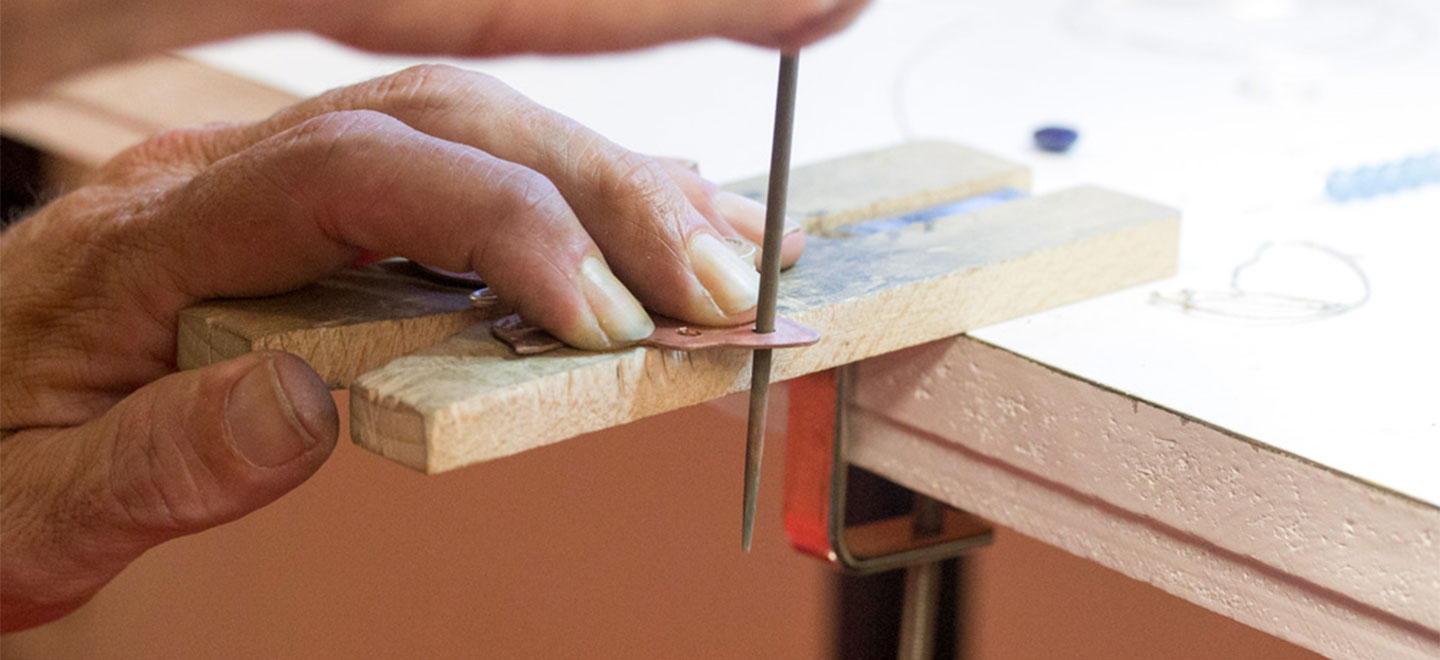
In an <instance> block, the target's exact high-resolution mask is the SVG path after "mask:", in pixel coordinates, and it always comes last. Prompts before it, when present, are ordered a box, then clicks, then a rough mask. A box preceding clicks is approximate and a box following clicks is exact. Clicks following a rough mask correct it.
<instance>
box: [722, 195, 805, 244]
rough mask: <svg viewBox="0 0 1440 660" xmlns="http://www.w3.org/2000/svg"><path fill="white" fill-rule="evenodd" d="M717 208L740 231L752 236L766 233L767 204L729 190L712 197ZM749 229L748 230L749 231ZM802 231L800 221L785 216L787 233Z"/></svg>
mask: <svg viewBox="0 0 1440 660" xmlns="http://www.w3.org/2000/svg"><path fill="white" fill-rule="evenodd" d="M711 203H713V204H714V205H715V210H716V211H719V212H720V215H723V216H725V219H726V220H728V221H729V222H730V225H731V226H733V227H735V228H736V229H737V230H738V231H740V232H742V233H745V234H748V235H750V236H764V235H765V205H764V204H761V203H760V202H757V201H755V200H753V199H750V198H749V197H746V196H744V195H737V194H735V193H732V192H730V191H728V190H722V191H720V192H718V193H715V196H714V197H713V198H711ZM747 230H748V231H747ZM797 231H800V223H799V222H796V221H795V219H794V218H791V217H790V216H788V215H787V216H785V235H787V236H788V235H790V234H793V233H795V232H797Z"/></svg>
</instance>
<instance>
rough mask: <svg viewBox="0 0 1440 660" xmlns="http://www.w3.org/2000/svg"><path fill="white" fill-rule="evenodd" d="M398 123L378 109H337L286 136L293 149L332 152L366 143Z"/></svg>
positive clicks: (317, 116) (298, 125)
mask: <svg viewBox="0 0 1440 660" xmlns="http://www.w3.org/2000/svg"><path fill="white" fill-rule="evenodd" d="M396 121H397V120H395V119H394V118H392V117H390V116H388V115H386V114H384V113H381V112H376V111H374V110H337V111H334V112H326V113H324V114H320V115H316V116H314V117H311V118H309V119H306V120H305V121H303V122H300V123H299V124H296V125H295V126H294V127H292V128H290V129H288V130H286V131H285V132H284V133H283V134H282V135H283V140H284V141H286V142H287V143H288V146H290V147H291V148H293V149H300V150H307V149H319V150H321V151H330V150H332V149H336V148H344V147H347V146H350V145H352V144H354V143H356V142H358V141H365V140H366V139H367V138H368V136H370V135H373V134H374V133H375V132H376V131H378V130H380V129H382V128H384V127H385V126H386V125H387V124H391V123H394V122H396Z"/></svg>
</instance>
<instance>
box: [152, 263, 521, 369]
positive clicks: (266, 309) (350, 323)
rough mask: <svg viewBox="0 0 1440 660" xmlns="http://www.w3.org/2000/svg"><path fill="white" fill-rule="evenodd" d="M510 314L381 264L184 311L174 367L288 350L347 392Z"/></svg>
mask: <svg viewBox="0 0 1440 660" xmlns="http://www.w3.org/2000/svg"><path fill="white" fill-rule="evenodd" d="M505 313H508V310H505V309H503V308H499V307H497V308H495V309H493V310H485V311H481V310H477V309H472V308H471V306H470V299H469V291H467V290H466V289H465V288H462V287H454V286H448V285H444V284H439V283H436V282H433V281H431V280H429V279H426V278H423V277H420V276H418V275H415V274H411V273H407V272H404V271H401V270H399V269H395V268H387V267H386V266H385V265H383V264H376V265H373V266H369V267H366V268H363V269H356V270H351V271H347V272H344V273H340V274H338V275H336V276H334V277H330V278H327V279H325V280H323V281H320V282H317V283H315V284H312V285H310V286H307V287H305V288H303V289H300V290H298V291H294V292H291V293H288V294H285V295H281V296H273V297H269V298H253V299H241V300H215V301H210V302H206V303H201V304H199V305H195V306H193V307H190V308H187V309H185V310H183V311H181V312H180V322H179V332H178V340H177V346H176V350H177V355H176V363H177V364H178V365H179V367H180V368H181V369H194V368H196V367H203V366H205V365H207V364H213V363H216V362H221V361H224V360H228V359H230V358H233V357H237V356H240V355H244V354H245V353H249V352H251V351H261V350H275V351H287V352H290V353H294V354H295V355H298V356H300V357H302V358H304V359H305V361H307V362H309V363H310V364H311V365H314V366H315V367H316V369H317V370H318V371H319V372H320V377H321V378H323V379H325V383H326V384H327V385H329V386H330V387H332V388H335V389H343V388H345V387H347V386H348V385H349V384H350V382H351V381H353V380H355V378H356V377H358V376H359V375H360V374H362V373H365V372H366V371H369V370H371V369H374V368H376V367H379V366H381V365H384V364H385V363H387V362H389V361H390V360H392V359H394V358H395V357H396V356H400V355H405V354H407V353H410V352H412V351H415V350H418V349H421V348H424V347H426V346H429V345H431V344H434V343H436V342H439V341H441V340H443V339H445V338H446V337H449V336H450V335H453V334H455V333H456V332H459V331H460V330H462V329H464V328H465V327H467V326H470V325H473V324H475V323H477V322H479V321H483V320H486V319H491V320H493V319H497V318H500V316H503V315H504V314H505Z"/></svg>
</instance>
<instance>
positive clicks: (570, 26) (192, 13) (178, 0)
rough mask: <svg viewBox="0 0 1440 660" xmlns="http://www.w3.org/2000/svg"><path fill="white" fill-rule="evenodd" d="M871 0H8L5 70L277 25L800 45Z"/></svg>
mask: <svg viewBox="0 0 1440 660" xmlns="http://www.w3.org/2000/svg"><path fill="white" fill-rule="evenodd" d="M868 1H869V0H724V1H720V2H716V1H715V0H588V1H587V0H427V1H426V2H398V3H397V2H391V1H389V0H298V1H292V2H256V1H254V0H226V1H225V2H220V1H219V0H201V1H198V2H197V1H196V0H169V1H167V0H143V1H142V0H106V1H105V2H83V1H82V2H79V3H75V2H59V1H57V0H6V2H4V3H3V4H0V14H3V20H0V69H3V71H0V79H3V80H4V81H5V91H6V93H7V94H8V95H11V96H12V97H13V96H16V95H19V94H23V93H26V92H28V91H29V90H32V89H34V88H35V87H37V86H39V85H40V84H42V83H44V82H45V81H47V80H49V79H52V78H55V77H58V76H60V75H63V74H65V73H69V72H72V71H76V70H79V69H83V68H86V67H90V66H94V65H97V64H100V63H102V62H106V61H111V60H119V59H125V58H129V57H135V56H138V55H142V54H145V53H150V52H155V51H159V50H164V49H167V48H179V47H182V46H188V45H193V44H197V43H201V42H204V41H212V40H216V39H223V38H226V37H233V36H238V35H241V34H245V33H249V32H260V31H266V30H308V31H312V32H318V33H320V34H323V35H325V36H328V37H331V38H334V39H337V40H340V41H343V42H345V43H348V44H351V45H353V46H358V47H360V48H367V49H371V50H381V51H387V52H410V53H448V54H453V55H498V54H504V53H521V52H544V53H580V52H596V51H613V50H622V49H627V48H639V47H642V46H650V45H655V44H659V43H664V42H668V41H676V40H682V39H696V38H699V37H707V36H721V37H727V38H730V39H735V40H738V41H744V42H747V43H753V44H757V45H762V46H768V47H774V48H786V49H794V48H799V47H801V46H804V45H806V44H809V43H811V42H814V41H816V40H819V39H820V38H822V37H825V36H826V35H829V34H831V33H833V32H836V31H838V30H840V29H841V28H843V27H845V26H846V25H848V24H850V22H851V21H853V20H854V19H855V17H856V16H858V15H859V14H860V12H861V11H862V10H863V9H864V7H865V5H866V4H867V3H868Z"/></svg>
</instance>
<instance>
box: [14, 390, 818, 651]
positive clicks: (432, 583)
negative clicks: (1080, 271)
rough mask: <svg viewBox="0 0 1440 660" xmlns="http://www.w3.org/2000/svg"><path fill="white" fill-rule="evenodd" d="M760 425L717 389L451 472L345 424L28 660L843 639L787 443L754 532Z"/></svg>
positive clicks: (761, 645) (810, 647)
mask: <svg viewBox="0 0 1440 660" xmlns="http://www.w3.org/2000/svg"><path fill="white" fill-rule="evenodd" d="M343 403H344V401H343V400H342V401H341V404H342V405H343ZM780 403H783V397H782V401H781V402H777V407H780V406H779V404H780ZM742 405H743V403H742ZM779 412H782V413H783V408H782V409H781V410H780V411H779ZM344 416H345V415H344V413H343V411H342V418H343V417H344ZM775 426H776V427H778V428H782V429H783V428H784V426H783V424H777V425H775ZM744 436H745V428H744V420H743V419H739V418H737V417H735V416H734V415H733V414H727V413H724V412H721V411H719V410H716V409H715V408H712V407H703V406H702V407H695V408H690V409H687V410H683V411H678V412H675V413H671V414H668V415H664V416H661V417H656V418H652V419H649V420H645V421H642V422H639V423H636V424H631V425H629V426H625V427H622V428H620V429H613V430H610V431H607V432H604V433H598V434H594V435H591V436H586V437H583V438H580V439H577V440H574V441H571V442H567V443H564V444H562V445H560V446H554V447H549V448H546V449H541V450H537V451H533V452H529V453H526V454H521V455H519V456H516V457H512V458H508V459H505V460H501V461H497V462H493V463H487V464H484V465H479V466H473V467H470V468H466V469H462V470H458V471H455V472H450V473H446V474H442V475H438V476H431V477H426V476H423V475H420V474H417V473H414V472H411V471H409V470H407V469H404V468H401V467H399V466H396V465H394V464H391V463H389V462H387V461H384V460H382V459H380V458H377V457H375V456H372V455H370V454H369V453H367V452H365V451H363V450H360V449H357V448H356V447H354V446H352V445H350V444H349V443H348V442H345V443H342V446H340V447H339V448H338V449H337V450H336V453H335V455H334V456H333V457H332V458H331V459H330V462H329V463H328V464H326V466H325V467H324V468H323V469H321V471H320V472H319V473H318V474H316V475H315V477H314V478H312V479H311V481H310V482H308V483H307V484H305V485H304V486H302V487H301V488H300V489H299V490H297V491H296V492H294V493H291V494H290V495H289V496H287V497H285V498H283V499H282V500H281V501H279V502H278V503H276V504H275V505H274V506H271V507H269V508H267V509H265V510H263V511H261V512H258V513H256V514H253V515H251V516H249V517H247V518H245V519H243V520H240V521H238V522H236V523H233V524H230V525H226V526H224V527H221V528H219V529H215V530H211V531H210V532H207V533H205V534H201V535H198V536H195V537H191V538H187V539H182V540H180V541H177V542H174V543H170V544H167V545H165V546H163V547H161V548H159V549H156V550H154V551H152V552H150V553H149V554H147V555H146V556H144V557H142V558H141V559H140V561H138V562H136V563H135V564H134V565H133V566H131V567H130V568H129V569H128V570H127V571H125V572H124V573H123V574H122V575H121V576H120V577H119V578H118V579H117V580H116V581H115V582H114V583H112V584H111V585H110V586H109V587H108V588H106V589H105V590H104V591H103V592H101V594H100V595H99V596H98V597H97V598H96V599H95V600H94V601H93V602H92V603H90V604H89V605H88V606H86V607H85V608H84V609H82V610H80V611H79V612H77V613H76V614H74V615H72V616H70V617H68V618H67V619H64V620H62V621H60V622H58V623H55V624H52V625H50V626H45V627H42V628H38V629H35V630H33V631H27V632H24V633H20V634H15V635H9V636H7V637H6V638H5V639H4V640H3V646H0V648H3V650H4V655H5V657H6V658H7V660H28V659H31V658H37V659H38V658H46V659H61V660H63V659H66V658H96V659H117V660H118V659H125V658H137V659H139V658H145V659H149V660H154V659H164V658H202V659H209V658H215V659H222V658H316V659H323V658H347V659H348V658H362V657H406V658H409V657H414V658H473V657H486V658H646V657H683V658H755V657H774V658H800V659H803V658H822V657H827V656H828V655H829V654H830V652H831V651H830V643H831V642H830V633H829V629H828V627H827V626H828V622H829V620H830V609H829V608H830V601H831V595H830V594H831V586H830V582H829V577H828V573H827V572H826V569H824V568H823V567H822V566H821V565H820V563H819V562H816V561H814V560H811V559H808V558H804V557H801V556H799V555H796V554H794V553H792V552H790V551H789V549H788V547H787V545H786V542H785V538H784V532H783V531H782V529H781V527H780V510H779V507H780V478H779V477H780V461H779V459H780V458H781V456H782V455H783V452H782V451H779V448H780V445H779V444H778V439H776V440H775V442H774V444H772V445H771V449H772V450H771V451H769V452H768V453H767V454H768V455H767V459H769V460H767V465H766V467H765V470H766V477H767V478H766V479H765V480H764V482H763V490H762V493H761V500H760V516H759V526H758V528H757V530H756V545H755V549H754V551H753V552H752V554H751V555H749V556H746V555H743V554H741V552H740V550H739V545H740V490H741V469H742V466H743V464H744Z"/></svg>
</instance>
